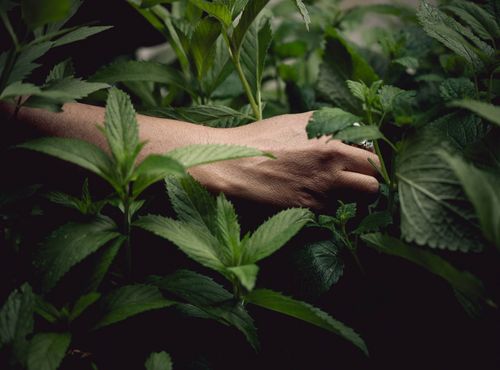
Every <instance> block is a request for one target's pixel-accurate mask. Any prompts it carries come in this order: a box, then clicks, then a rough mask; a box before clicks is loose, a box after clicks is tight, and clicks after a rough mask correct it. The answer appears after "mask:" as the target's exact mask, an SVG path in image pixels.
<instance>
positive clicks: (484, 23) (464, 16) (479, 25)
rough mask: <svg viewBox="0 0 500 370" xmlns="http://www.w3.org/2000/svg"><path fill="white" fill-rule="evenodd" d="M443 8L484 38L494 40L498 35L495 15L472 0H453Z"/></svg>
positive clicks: (499, 33)
mask: <svg viewBox="0 0 500 370" xmlns="http://www.w3.org/2000/svg"><path fill="white" fill-rule="evenodd" d="M444 9H446V10H448V11H450V12H452V13H453V14H455V15H456V16H457V17H459V18H460V19H461V20H462V21H463V22H464V23H465V24H466V25H468V26H469V27H470V28H471V30H473V31H474V32H475V33H476V34H477V35H478V36H479V37H481V38H482V39H484V40H494V39H495V38H496V37H499V36H500V28H499V26H498V23H497V21H496V20H495V17H494V16H493V15H492V14H490V13H488V12H487V11H486V10H484V9H483V8H481V7H480V6H479V5H477V4H474V3H473V2H470V1H460V0H455V1H454V2H453V3H451V4H449V5H447V6H445V7H444Z"/></svg>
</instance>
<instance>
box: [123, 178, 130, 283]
mask: <svg viewBox="0 0 500 370" xmlns="http://www.w3.org/2000/svg"><path fill="white" fill-rule="evenodd" d="M129 194H130V188H129V186H127V188H126V189H125V197H124V198H123V234H124V235H125V237H126V239H125V258H126V264H127V275H128V278H129V279H130V280H132V246H131V244H130V195H129Z"/></svg>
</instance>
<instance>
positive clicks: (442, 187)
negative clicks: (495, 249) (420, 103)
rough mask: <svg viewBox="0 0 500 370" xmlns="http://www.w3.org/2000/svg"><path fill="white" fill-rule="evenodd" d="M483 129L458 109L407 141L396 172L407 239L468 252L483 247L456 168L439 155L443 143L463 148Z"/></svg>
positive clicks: (475, 120)
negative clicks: (456, 173) (460, 113)
mask: <svg viewBox="0 0 500 370" xmlns="http://www.w3.org/2000/svg"><path fill="white" fill-rule="evenodd" d="M481 134H482V132H481V128H480V122H478V119H476V118H475V117H474V116H471V115H467V116H460V115H457V114H454V115H448V116H445V117H443V118H441V119H440V120H438V121H435V122H433V123H431V124H430V126H429V127H428V128H426V129H424V130H421V132H420V133H419V134H418V135H417V136H416V137H414V138H412V139H411V140H409V141H408V142H406V144H405V145H404V146H403V148H402V151H401V152H400V154H399V156H398V158H397V163H396V177H397V179H398V188H399V197H400V203H401V233H402V236H403V238H404V239H405V240H406V241H409V242H415V243H417V244H419V245H428V246H430V247H433V248H441V249H449V250H460V251H464V252H465V251H478V250H481V248H482V240H481V237H480V232H479V230H478V226H477V223H476V217H475V212H474V210H473V209H472V207H471V205H470V203H469V202H468V200H467V197H466V196H465V194H464V192H463V190H462V186H461V184H460V182H459V181H458V179H457V178H456V176H455V174H454V173H453V170H452V169H451V168H450V167H449V165H448V163H446V161H444V160H443V159H442V158H441V157H440V155H439V151H440V148H442V146H443V144H444V143H445V144H447V145H448V146H449V147H450V148H455V149H456V150H463V148H464V147H465V145H466V144H468V143H472V142H474V141H476V140H478V139H479V138H481Z"/></svg>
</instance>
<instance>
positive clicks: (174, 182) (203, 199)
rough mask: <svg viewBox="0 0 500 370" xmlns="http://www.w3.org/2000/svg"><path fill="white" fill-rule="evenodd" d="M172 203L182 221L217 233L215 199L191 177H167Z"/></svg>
mask: <svg viewBox="0 0 500 370" xmlns="http://www.w3.org/2000/svg"><path fill="white" fill-rule="evenodd" d="M165 182H166V185H167V191H168V197H169V199H170V203H171V204H172V207H173V209H174V211H175V213H176V214H177V217H178V218H179V220H180V221H182V222H185V223H187V224H190V225H195V226H198V227H201V228H204V229H206V231H207V232H209V233H211V234H215V232H216V231H217V210H216V209H217V206H216V202H215V200H214V198H213V197H212V196H211V194H210V193H209V192H208V191H207V190H206V189H205V188H204V187H203V186H201V184H200V183H199V182H197V181H196V180H195V179H193V178H192V177H191V176H189V175H187V176H183V177H182V178H178V177H173V176H170V177H167V178H166V179H165Z"/></svg>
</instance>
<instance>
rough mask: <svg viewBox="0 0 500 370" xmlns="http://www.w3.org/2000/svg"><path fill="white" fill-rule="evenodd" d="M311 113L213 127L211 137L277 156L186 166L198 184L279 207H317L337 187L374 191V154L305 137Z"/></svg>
mask: <svg viewBox="0 0 500 370" xmlns="http://www.w3.org/2000/svg"><path fill="white" fill-rule="evenodd" d="M311 115H312V112H309V113H301V114H290V115H283V116H277V117H273V118H270V119H267V120H263V121H259V122H255V123H252V124H249V125H246V126H242V127H237V128H232V129H217V130H218V131H217V132H216V133H214V136H213V138H212V139H211V141H213V142H220V143H226V144H237V145H245V146H250V147H255V148H258V149H261V150H263V151H266V152H270V153H272V154H273V155H274V156H275V157H276V159H269V158H264V157H258V158H245V159H239V160H233V161H226V162H220V163H215V164H210V165H205V166H200V167H197V168H193V169H192V170H190V172H191V173H192V175H193V176H194V177H195V178H197V179H198V180H199V181H200V182H201V183H202V184H204V185H205V186H207V187H208V188H210V189H212V190H214V191H223V192H225V193H226V194H228V195H229V196H235V197H238V198H243V199H247V200H252V201H258V202H263V203H267V204H273V205H276V206H278V207H291V206H302V207H309V208H312V209H316V210H321V209H323V208H324V207H325V206H326V205H328V201H329V199H331V198H338V195H339V193H340V192H342V193H345V192H354V193H355V194H356V195H358V194H359V195H361V194H362V193H375V192H377V191H378V188H379V183H378V181H377V179H376V178H375V176H376V174H377V171H376V170H375V169H374V168H373V166H372V165H371V164H370V163H369V161H368V159H370V160H372V161H373V163H375V164H376V165H377V166H378V165H379V160H378V157H377V156H376V155H375V154H373V153H371V152H369V151H366V150H363V149H359V148H356V147H353V146H350V145H347V144H344V143H342V142H340V141H338V140H330V141H329V139H328V138H320V139H311V140H309V139H308V138H307V134H306V125H307V123H308V121H309V118H310V117H311Z"/></svg>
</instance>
